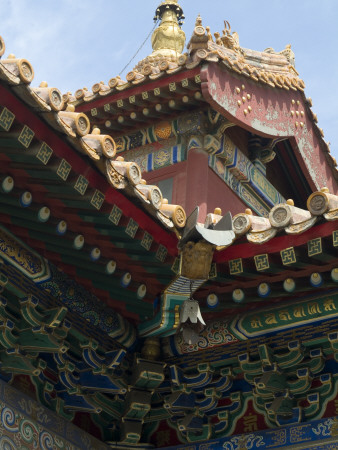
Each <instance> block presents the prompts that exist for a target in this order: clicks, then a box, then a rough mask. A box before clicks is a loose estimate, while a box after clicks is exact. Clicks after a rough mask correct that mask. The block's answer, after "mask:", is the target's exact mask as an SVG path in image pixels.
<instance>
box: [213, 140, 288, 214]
mask: <svg viewBox="0 0 338 450" xmlns="http://www.w3.org/2000/svg"><path fill="white" fill-rule="evenodd" d="M205 150H206V151H208V153H210V157H209V166H210V167H211V168H212V169H213V170H214V172H216V173H217V175H218V176H219V177H220V178H222V180H223V181H225V183H226V184H227V185H228V186H229V187H230V188H231V189H232V190H233V191H234V192H236V193H237V195H238V196H239V197H240V198H241V199H242V200H244V202H245V203H246V204H247V205H248V206H250V207H251V208H253V209H254V210H255V211H256V212H257V213H258V214H259V215H261V216H266V215H267V212H268V211H269V210H270V208H271V207H272V206H273V205H275V204H278V203H283V202H284V201H285V200H284V198H283V197H282V196H281V195H280V194H279V192H278V191H277V190H276V189H275V188H274V187H273V186H272V184H271V183H270V182H269V181H268V180H267V179H266V178H265V177H264V175H263V174H262V173H261V171H260V170H258V169H257V168H256V167H255V166H254V165H253V164H252V162H251V161H250V160H249V159H248V158H247V157H246V156H245V155H244V154H243V153H242V152H241V151H240V150H239V149H238V148H237V147H236V146H235V145H234V144H233V143H232V142H231V141H230V139H229V138H228V137H227V136H223V137H222V139H221V140H220V141H218V140H217V139H215V138H213V137H212V136H206V137H205Z"/></svg>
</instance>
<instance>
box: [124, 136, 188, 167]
mask: <svg viewBox="0 0 338 450" xmlns="http://www.w3.org/2000/svg"><path fill="white" fill-rule="evenodd" d="M185 159H186V150H185V147H184V145H183V144H182V143H180V142H179V141H178V140H177V139H176V138H174V139H172V138H170V139H168V140H167V141H165V142H164V143H155V144H150V145H146V146H144V147H141V148H138V149H135V150H130V151H129V152H127V153H126V154H125V160H126V161H133V162H136V163H137V164H138V165H139V166H140V168H141V170H142V172H151V171H153V170H157V169H162V168H163V167H168V166H171V165H173V164H176V163H179V162H182V161H185Z"/></svg>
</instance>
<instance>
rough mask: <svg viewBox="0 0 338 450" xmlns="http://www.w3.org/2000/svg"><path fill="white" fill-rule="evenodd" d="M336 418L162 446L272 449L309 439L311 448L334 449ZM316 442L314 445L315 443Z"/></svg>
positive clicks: (306, 443) (194, 449)
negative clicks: (201, 441) (199, 441)
mask: <svg viewBox="0 0 338 450" xmlns="http://www.w3.org/2000/svg"><path fill="white" fill-rule="evenodd" d="M337 424H338V418H337V417H332V418H327V419H320V420H314V421H311V422H308V423H303V424H300V425H297V426H288V427H282V428H278V429H275V430H268V431H259V432H251V433H250V432H249V433H248V432H247V433H243V434H240V435H237V436H233V437H225V438H219V439H213V440H208V442H207V443H206V442H204V443H190V444H187V445H184V444H181V445H176V446H173V447H164V449H166V450H209V449H210V450H211V449H216V448H223V449H225V450H241V449H247V448H251V449H255V448H259V449H262V450H264V449H274V448H276V449H277V448H296V446H297V449H300V450H301V449H303V450H307V449H308V448H309V443H310V442H311V449H314V450H336V449H337ZM316 442H317V445H316Z"/></svg>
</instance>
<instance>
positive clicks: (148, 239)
mask: <svg viewBox="0 0 338 450" xmlns="http://www.w3.org/2000/svg"><path fill="white" fill-rule="evenodd" d="M153 242H154V239H153V237H152V235H151V234H149V233H148V232H147V231H145V233H144V235H143V239H142V241H141V245H142V247H143V248H145V249H146V250H150V247H151V245H152V243H153Z"/></svg>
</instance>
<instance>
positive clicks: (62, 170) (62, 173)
mask: <svg viewBox="0 0 338 450" xmlns="http://www.w3.org/2000/svg"><path fill="white" fill-rule="evenodd" d="M71 170H72V166H71V165H70V164H69V162H67V161H66V160H65V159H63V160H62V161H61V162H60V164H59V167H58V168H57V171H56V173H57V174H58V176H59V177H60V178H61V179H62V180H63V181H66V180H67V178H68V175H69V174H70V171H71Z"/></svg>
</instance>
